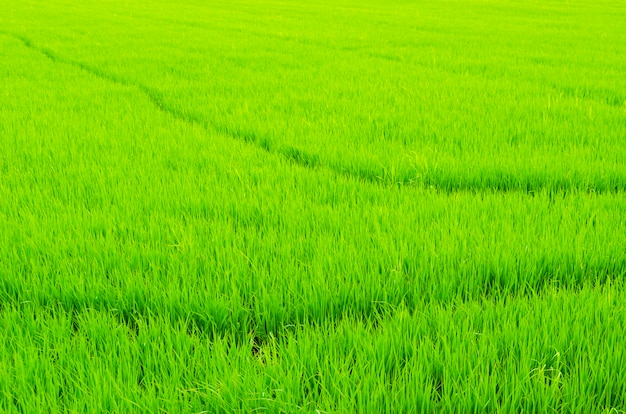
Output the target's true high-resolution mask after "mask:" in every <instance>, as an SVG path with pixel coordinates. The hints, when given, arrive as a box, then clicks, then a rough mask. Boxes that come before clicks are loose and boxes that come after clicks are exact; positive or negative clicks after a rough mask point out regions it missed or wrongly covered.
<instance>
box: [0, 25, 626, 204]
mask: <svg viewBox="0 0 626 414" xmlns="http://www.w3.org/2000/svg"><path fill="white" fill-rule="evenodd" d="M0 34H3V35H5V36H7V37H10V38H13V39H16V40H18V41H19V42H20V43H22V44H23V45H24V46H25V47H27V48H29V49H31V50H33V51H35V52H37V53H39V54H41V55H43V56H44V57H46V58H48V59H50V60H51V61H52V62H54V63H57V64H64V65H68V66H72V67H74V68H77V69H80V70H82V71H84V72H86V73H89V74H90V75H92V76H95V77H97V78H99V79H102V80H105V81H107V82H111V83H114V84H117V85H122V86H125V87H129V88H133V89H135V90H137V91H139V92H140V93H141V94H143V95H144V96H145V97H146V98H147V99H148V100H149V101H150V102H151V103H152V104H153V105H154V106H155V107H156V108H157V109H158V110H160V111H161V112H163V113H165V114H167V115H169V116H171V117H173V118H174V119H177V120H179V121H183V122H185V123H188V124H192V125H196V126H200V127H202V128H203V129H205V130H206V131H207V132H209V133H218V134H222V135H225V136H228V137H230V138H232V139H236V140H239V141H243V142H246V143H248V144H250V145H253V146H254V147H256V148H257V149H259V150H261V151H263V152H265V153H268V154H274V155H278V156H281V157H283V158H284V159H286V160H288V161H289V162H291V163H293V164H295V165H298V166H300V167H302V168H306V169H308V170H320V169H321V170H326V171H329V172H331V173H332V174H334V175H337V176H343V177H346V178H348V179H352V180H355V181H357V182H360V183H368V184H372V185H375V186H377V187H382V188H389V187H398V186H401V187H402V188H405V189H410V188H430V189H435V190H437V191H442V192H446V193H454V192H459V191H469V192H476V191H496V192H510V191H520V192H525V193H530V194H533V193H535V192H537V191H541V190H544V189H546V188H549V189H550V190H552V191H562V192H568V191H572V190H583V191H584V190H589V191H594V192H596V193H619V192H622V191H623V188H624V183H622V182H621V180H619V179H618V182H617V183H616V184H615V185H613V186H607V187H599V188H594V187H596V186H595V184H594V183H588V184H586V185H584V186H583V187H585V188H583V187H581V188H578V185H577V184H572V183H570V182H567V180H566V179H564V180H560V179H557V180H556V181H550V182H549V181H545V180H544V181H541V180H540V181H537V182H534V183H532V185H531V184H530V183H524V182H520V183H518V182H516V179H515V176H514V175H512V174H510V173H508V172H507V171H499V172H498V175H499V176H501V177H504V178H505V179H504V180H503V181H502V182H498V183H493V182H490V183H488V184H483V185H477V184H476V183H473V182H472V181H471V180H470V181H467V180H462V179H459V180H458V181H457V182H454V181H455V180H453V181H452V182H451V181H447V182H446V183H445V186H444V185H442V183H440V182H437V179H436V178H433V177H430V178H428V177H427V178H425V177H419V173H418V172H417V171H416V174H415V177H413V176H410V175H409V176H403V177H392V178H390V177H382V176H380V175H379V174H378V173H376V172H374V171H372V170H371V169H368V168H367V167H366V166H359V165H353V166H350V167H349V168H348V167H346V166H345V165H342V164H341V163H340V162H336V161H332V160H323V159H320V157H319V156H318V155H317V154H312V153H309V152H307V151H306V150H303V149H301V148H297V147H294V146H291V145H285V144H283V145H272V143H271V141H272V140H271V137H270V139H269V140H268V139H267V137H262V136H259V135H257V134H256V133H255V132H254V131H248V130H245V131H244V130H242V129H241V128H240V127H238V126H233V125H223V124H219V123H218V122H216V121H215V120H212V119H210V118H208V117H199V116H197V115H194V114H191V113H188V112H185V111H182V110H180V109H177V108H175V107H173V106H172V105H171V104H169V103H168V102H167V100H166V99H164V97H163V94H162V92H161V91H159V90H157V89H155V88H152V87H149V86H146V85H144V84H142V83H140V82H136V81H132V80H128V79H126V78H124V77H121V76H119V75H117V74H115V73H110V72H107V71H104V70H102V69H100V68H98V67H95V66H91V65H88V64H86V63H84V62H80V61H77V60H73V59H70V58H67V57H64V56H60V55H58V54H57V53H55V52H54V51H52V50H50V49H48V48H46V47H44V46H40V45H37V44H35V43H34V42H33V41H32V40H31V39H30V38H28V37H26V36H24V35H22V34H18V33H12V32H6V31H0ZM459 178H462V177H459ZM586 186H590V188H586Z"/></svg>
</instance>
